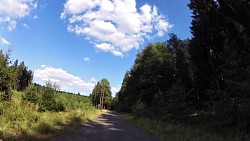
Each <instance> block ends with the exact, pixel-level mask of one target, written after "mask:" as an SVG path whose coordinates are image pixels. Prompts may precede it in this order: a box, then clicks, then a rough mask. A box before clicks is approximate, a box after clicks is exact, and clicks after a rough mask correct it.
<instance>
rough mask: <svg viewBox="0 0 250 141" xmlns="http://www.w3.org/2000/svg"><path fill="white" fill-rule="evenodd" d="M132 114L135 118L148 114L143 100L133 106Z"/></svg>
mask: <svg viewBox="0 0 250 141" xmlns="http://www.w3.org/2000/svg"><path fill="white" fill-rule="evenodd" d="M132 112H133V114H134V115H135V116H138V117H141V116H144V115H145V114H146V106H145V104H144V103H143V102H141V100H138V101H137V102H136V103H135V104H134V105H133V106H132Z"/></svg>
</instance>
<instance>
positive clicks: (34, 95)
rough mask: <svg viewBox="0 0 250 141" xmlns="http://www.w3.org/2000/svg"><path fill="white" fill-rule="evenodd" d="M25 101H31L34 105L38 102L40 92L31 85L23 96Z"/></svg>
mask: <svg viewBox="0 0 250 141" xmlns="http://www.w3.org/2000/svg"><path fill="white" fill-rule="evenodd" d="M23 100H26V101H30V102H32V103H37V102H38V90H37V87H36V86H34V85H29V87H28V88H27V89H26V90H25V92H24V94H23Z"/></svg>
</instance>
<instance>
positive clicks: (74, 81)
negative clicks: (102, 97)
mask: <svg viewBox="0 0 250 141" xmlns="http://www.w3.org/2000/svg"><path fill="white" fill-rule="evenodd" d="M34 80H35V81H37V82H41V81H44V82H46V81H48V80H50V81H52V82H56V83H57V84H59V85H60V87H61V90H63V91H69V92H75V93H77V92H81V93H85V94H89V93H90V92H91V90H92V89H93V88H94V86H95V84H94V83H93V82H92V81H84V80H82V79H81V78H80V77H77V76H74V75H73V74H70V73H68V72H67V71H65V70H63V69H61V68H53V67H48V66H45V65H42V66H41V68H40V69H36V70H35V71H34Z"/></svg>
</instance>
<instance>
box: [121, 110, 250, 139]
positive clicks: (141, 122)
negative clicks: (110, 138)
mask: <svg viewBox="0 0 250 141" xmlns="http://www.w3.org/2000/svg"><path fill="white" fill-rule="evenodd" d="M118 115H119V116H120V117H121V118H122V119H125V120H127V121H128V122H130V123H132V124H134V125H136V126H137V127H139V128H142V129H143V130H145V131H146V132H149V133H151V134H153V135H156V136H158V137H160V139H161V140H162V141H242V139H240V138H237V137H236V136H235V135H224V134H220V133H216V132H215V131H212V130H211V129H208V128H206V127H198V126H197V127H194V126H189V125H183V124H177V123H175V124H174V123H163V122H159V121H157V120H153V119H149V118H144V117H135V116H133V115H132V114H127V113H118ZM244 140H245V141H249V140H250V137H249V136H246V137H245V139H244Z"/></svg>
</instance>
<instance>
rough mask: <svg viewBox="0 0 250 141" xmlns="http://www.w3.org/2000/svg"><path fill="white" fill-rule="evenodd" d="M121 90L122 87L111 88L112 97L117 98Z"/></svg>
mask: <svg viewBox="0 0 250 141" xmlns="http://www.w3.org/2000/svg"><path fill="white" fill-rule="evenodd" d="M120 89H121V86H116V87H111V92H112V96H113V97H115V94H116V93H117V92H119V91H120Z"/></svg>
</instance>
